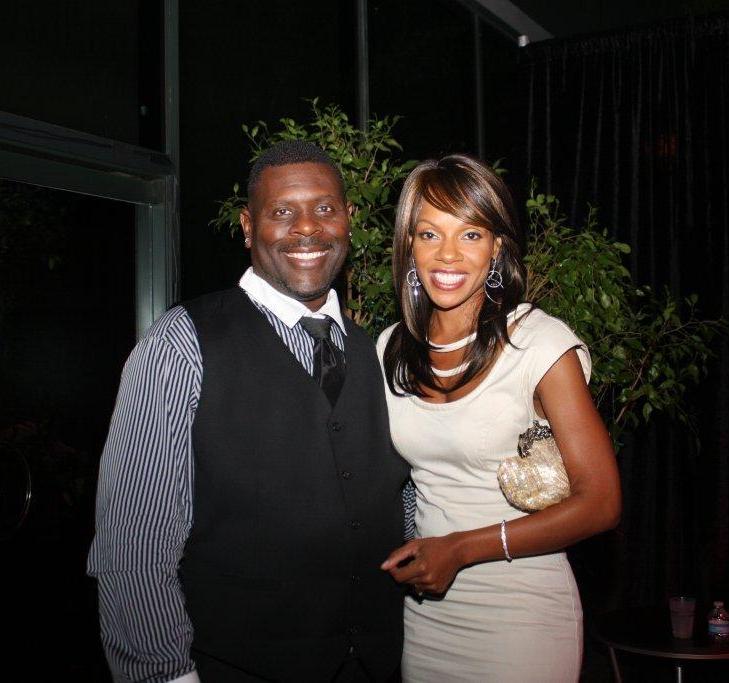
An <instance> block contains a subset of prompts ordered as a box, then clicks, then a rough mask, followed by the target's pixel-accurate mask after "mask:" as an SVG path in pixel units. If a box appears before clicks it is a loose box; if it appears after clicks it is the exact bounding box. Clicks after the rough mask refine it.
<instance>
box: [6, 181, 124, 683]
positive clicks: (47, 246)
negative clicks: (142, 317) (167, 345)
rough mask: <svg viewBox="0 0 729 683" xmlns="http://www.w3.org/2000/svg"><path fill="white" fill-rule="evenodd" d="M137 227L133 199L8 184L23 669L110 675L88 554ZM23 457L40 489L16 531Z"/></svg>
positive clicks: (16, 628)
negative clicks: (87, 569) (87, 567)
mask: <svg viewBox="0 0 729 683" xmlns="http://www.w3.org/2000/svg"><path fill="white" fill-rule="evenodd" d="M134 232H135V212H134V207H133V206H132V205H128V204H121V203H117V202H113V201H110V200H103V199H96V198H91V197H85V196H81V195H75V194H70V193H65V192H60V191H53V190H46V189H43V188H38V187H34V186H29V185H23V184H19V183H12V182H0V245H1V246H0V281H1V282H2V288H0V340H1V342H0V460H2V461H3V462H4V463H5V464H6V465H7V464H8V463H14V466H15V467H16V469H15V470H14V469H13V468H12V467H10V466H8V467H7V468H5V470H4V471H6V472H11V473H12V476H10V477H8V478H3V479H2V481H1V482H0V489H2V490H1V491H0V501H2V502H3V505H2V506H0V507H1V508H2V509H1V512H2V517H1V518H0V553H1V554H2V557H3V564H4V576H5V586H6V589H7V590H6V599H5V601H4V603H3V620H4V623H5V624H6V625H8V626H9V627H10V628H9V629H6V633H8V634H10V635H6V636H5V637H4V638H5V643H4V644H5V649H4V652H5V654H6V657H5V660H6V661H5V665H6V668H7V669H8V670H16V671H23V674H24V680H60V679H63V680H94V681H106V680H108V674H107V673H106V671H105V665H104V660H103V655H102V653H101V649H100V645H99V642H98V619H97V616H96V610H95V606H94V600H95V598H94V596H95V586H94V584H93V581H92V580H91V579H89V578H87V577H86V576H85V560H86V554H87V552H88V547H89V543H90V540H91V534H92V528H93V503H94V492H95V485H96V471H97V467H98V461H99V456H100V453H101V450H102V447H103V442H104V439H105V436H106V430H107V428H108V423H109V418H110V416H111V411H112V409H113V404H114V400H115V395H116V390H117V386H118V383H119V375H120V371H121V368H122V364H123V362H124V359H125V357H126V356H127V354H128V353H129V351H130V349H131V347H132V345H133V344H134V335H135V332H134V330H135V316H134ZM22 460H24V461H25V462H26V463H27V466H28V467H29V469H30V472H31V476H32V485H33V497H32V501H31V505H30V509H29V513H28V516H27V518H26V519H25V521H24V523H23V524H22V525H21V526H20V528H19V529H17V530H16V531H14V532H13V529H12V526H13V523H14V521H15V517H14V515H15V514H16V513H17V507H15V508H14V507H13V503H14V502H17V501H18V499H19V498H22V496H19V495H18V492H17V490H15V489H17V487H19V486H22V485H23V481H22V476H20V475H19V474H18V472H17V471H16V470H17V465H18V462H19V461H22ZM12 487H15V489H13V488H12ZM6 503H7V505H6ZM39 653H42V655H43V656H42V657H39V656H38V654H39Z"/></svg>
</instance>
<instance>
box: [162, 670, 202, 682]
mask: <svg viewBox="0 0 729 683" xmlns="http://www.w3.org/2000/svg"><path fill="white" fill-rule="evenodd" d="M169 683H200V676H198V675H197V671H190V673H186V674H185V675H184V676H180V677H179V678H175V679H173V680H171V681H169Z"/></svg>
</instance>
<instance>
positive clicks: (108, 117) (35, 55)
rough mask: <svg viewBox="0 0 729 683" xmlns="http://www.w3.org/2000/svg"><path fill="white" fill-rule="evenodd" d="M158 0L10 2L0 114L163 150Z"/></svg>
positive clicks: (2, 29) (0, 63) (1, 24)
mask: <svg viewBox="0 0 729 683" xmlns="http://www.w3.org/2000/svg"><path fill="white" fill-rule="evenodd" d="M160 8H161V2H160V0H151V1H146V0H136V1H133V2H117V3H108V2H102V3H95V2H57V1H56V0H33V2H27V1H26V0H6V1H5V2H3V8H2V20H1V21H0V83H2V88H0V111H6V112H9V113H11V114H18V115H20V116H27V117H29V118H33V119H38V120H41V121H47V122H48V123H54V124H57V125H60V126H65V127H67V128H72V129H75V130H80V131H83V132H86V133H93V134H95V135H100V136H102V137H106V138H112V139H115V140H121V141H123V142H128V143H132V144H140V143H143V144H146V145H147V146H151V147H154V148H159V145H160V143H161V136H160V130H161V128H160V121H161V119H160V113H161V102H162V96H161V83H162V69H163V67H162V24H161V9H160Z"/></svg>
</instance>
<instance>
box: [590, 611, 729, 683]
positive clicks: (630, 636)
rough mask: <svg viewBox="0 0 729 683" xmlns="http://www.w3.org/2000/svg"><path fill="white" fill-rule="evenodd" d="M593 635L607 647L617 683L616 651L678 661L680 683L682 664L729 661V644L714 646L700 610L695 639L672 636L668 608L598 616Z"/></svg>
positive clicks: (697, 617)
mask: <svg viewBox="0 0 729 683" xmlns="http://www.w3.org/2000/svg"><path fill="white" fill-rule="evenodd" d="M592 632H593V635H594V636H595V637H596V638H597V640H599V641H600V642H602V643H604V644H605V645H607V647H608V649H609V651H610V662H611V663H612V666H613V673H614V674H615V681H616V683H621V682H622V677H621V675H620V668H619V667H618V659H617V656H616V654H615V651H616V650H622V651H624V652H632V653H634V654H639V655H647V656H649V657H661V658H665V659H672V660H675V671H676V683H683V667H682V664H683V663H684V662H686V661H689V660H705V661H706V660H713V661H716V660H720V659H726V660H729V643H722V644H717V643H712V642H710V641H709V639H708V636H707V634H706V619H705V618H704V617H703V612H702V611H701V609H700V608H697V611H696V617H695V619H694V635H693V637H692V638H690V639H689V638H687V639H685V640H684V639H679V638H674V637H673V635H672V634H671V618H670V615H669V612H668V606H667V605H666V606H664V607H653V608H636V609H630V610H620V611H616V612H608V613H607V614H603V615H601V616H599V617H596V618H595V620H594V623H593V626H592Z"/></svg>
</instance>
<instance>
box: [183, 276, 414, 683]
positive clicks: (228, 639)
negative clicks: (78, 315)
mask: <svg viewBox="0 0 729 683" xmlns="http://www.w3.org/2000/svg"><path fill="white" fill-rule="evenodd" d="M185 308H186V309H187V311H188V313H189V314H190V316H191V318H192V320H193V322H194V324H195V328H196V331H197V336H198V340H199V343H200V349H201V353H202V362H203V379H202V391H201V395H200V402H199V405H198V408H197V412H196V415H195V422H194V425H193V432H192V434H193V448H194V453H195V492H194V524H193V528H192V531H191V533H190V536H189V539H188V541H187V545H186V547H185V553H184V559H183V562H182V565H181V570H180V576H181V579H182V583H183V588H184V593H185V598H186V607H187V611H188V613H189V615H190V618H191V619H192V623H193V627H194V638H195V640H194V645H193V647H194V648H196V649H198V650H200V651H202V652H204V653H205V654H207V655H210V656H212V657H214V658H216V659H218V660H221V661H222V662H225V663H228V664H230V665H231V666H233V667H236V668H239V669H242V670H243V671H245V672H247V673H249V674H253V675H255V676H260V677H262V678H265V679H270V680H275V681H317V682H318V681H327V680H330V679H331V678H332V676H333V675H334V674H335V672H336V670H337V669H338V667H339V666H340V665H341V663H342V661H343V660H344V658H345V656H346V654H347V652H348V650H349V648H350V645H352V644H353V645H354V646H355V648H356V652H357V653H358V655H359V657H360V659H361V661H362V663H363V665H364V667H365V668H366V669H367V670H368V672H369V673H370V674H372V675H373V677H374V678H375V679H376V680H383V679H386V678H387V677H388V676H389V675H390V674H391V673H392V672H393V671H394V670H395V668H396V667H397V665H398V663H399V660H400V654H401V649H402V592H401V590H400V588H399V587H398V586H397V585H396V584H395V583H394V581H393V580H392V579H391V578H390V576H389V575H388V574H387V573H386V572H383V571H382V570H381V569H379V565H380V563H381V562H383V561H384V559H385V558H386V557H387V555H388V554H389V553H390V552H391V551H392V550H393V549H394V548H396V547H398V546H399V545H401V544H402V539H403V510H402V499H401V488H402V484H403V481H404V479H405V477H406V466H405V463H404V462H403V461H402V460H401V459H400V458H399V456H397V455H396V454H395V452H394V451H393V449H392V447H391V444H390V436H389V426H388V419H387V409H386V405H385V397H384V388H383V381H382V375H381V372H380V367H379V364H378V361H377V357H376V354H375V350H374V346H373V344H372V342H371V340H370V339H369V338H368V337H367V335H366V334H365V333H364V332H363V331H362V330H361V329H360V328H358V327H357V326H356V325H354V324H352V323H351V322H350V321H349V320H346V321H345V325H346V328H347V335H346V337H345V356H346V367H347V369H346V380H345V383H344V386H343V388H342V392H341V394H340V396H339V399H338V401H337V404H336V405H335V406H334V408H332V407H331V406H330V405H329V402H328V401H327V398H326V396H325V395H324V393H323V392H322V391H321V389H320V388H319V387H318V386H317V384H316V383H315V382H314V380H313V379H312V378H311V377H310V376H309V375H308V373H307V372H306V371H305V370H304V368H303V367H302V366H301V364H300V363H299V362H298V361H297V360H296V358H295V357H294V355H293V354H292V353H291V351H289V349H288V348H287V347H286V346H285V344H284V343H283V341H282V340H281V339H280V338H279V337H278V335H277V334H276V332H275V331H274V330H273V328H272V327H271V325H270V324H269V323H268V321H267V320H266V318H265V317H264V316H263V315H262V314H261V313H260V311H258V310H257V309H256V308H255V306H253V304H252V303H251V302H250V300H249V299H248V296H247V295H246V294H245V293H244V292H243V291H242V290H240V289H239V288H235V289H232V290H226V291H224V292H219V293H216V294H212V295H208V296H205V297H202V298H200V299H197V300H195V301H193V302H191V303H189V304H186V305H185Z"/></svg>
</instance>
